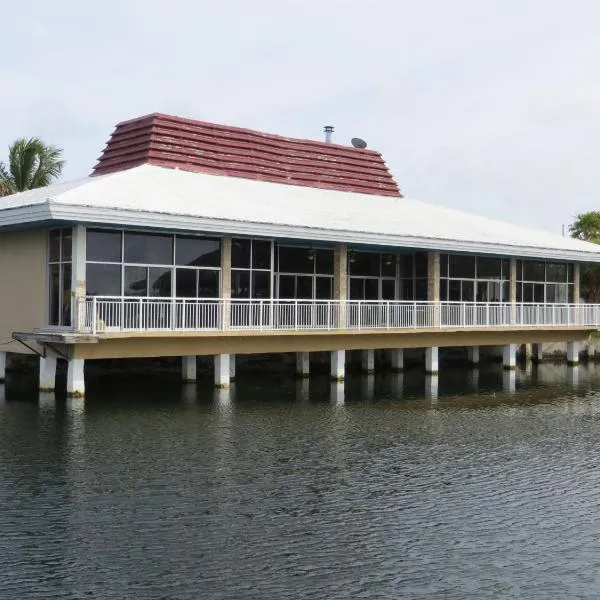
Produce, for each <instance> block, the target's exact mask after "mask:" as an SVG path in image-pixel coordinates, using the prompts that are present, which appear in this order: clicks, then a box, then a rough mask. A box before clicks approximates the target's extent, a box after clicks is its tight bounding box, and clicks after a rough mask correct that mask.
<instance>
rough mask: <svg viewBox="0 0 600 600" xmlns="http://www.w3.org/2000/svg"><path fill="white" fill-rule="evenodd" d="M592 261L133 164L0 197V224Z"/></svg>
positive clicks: (448, 212) (596, 253)
mask: <svg viewBox="0 0 600 600" xmlns="http://www.w3.org/2000/svg"><path fill="white" fill-rule="evenodd" d="M56 220H60V221H73V222H80V223H91V224H99V225H112V226H115V225H117V226H123V227H133V226H135V227H145V228H160V229H165V230H173V229H174V230H186V231H202V232H210V233H213V232H214V233H222V234H232V235H254V236H265V237H274V238H287V239H302V240H311V241H317V240H318V241H327V242H343V243H354V244H369V245H375V246H395V247H399V248H422V249H435V250H440V251H450V252H477V253H490V254H501V255H505V256H510V255H513V256H524V257H538V258H552V259H562V260H581V261H591V262H600V246H597V245H595V244H591V243H588V242H583V241H580V240H574V239H572V238H567V237H562V236H559V235H554V234H551V233H546V232H544V231H537V230H534V229H527V228H524V227H520V226H518V225H513V224H510V223H505V222H502V221H496V220H492V219H488V218H485V217H480V216H476V215H472V214H467V213H463V212H460V211H457V210H453V209H450V208H444V207H441V206H434V205H432V204H425V203H423V202H419V201H417V200H413V199H410V198H394V197H389V196H374V195H370V194H358V193H354V192H341V191H334V190H323V189H318V188H313V187H303V186H296V185H286V184H280V183H271V182H264V181H254V180H249V179H242V178H238V177H226V176H223V175H207V174H204V173H192V172H187V171H180V170H177V169H167V168H162V167H157V166H152V165H142V166H139V167H135V168H133V169H129V170H126V171H120V172H116V173H111V174H108V175H102V176H96V177H88V178H85V179H82V180H79V181H74V182H71V183H64V184H57V185H52V186H48V187H46V188H40V189H36V190H31V191H28V192H22V193H20V194H14V195H12V196H7V197H4V198H0V227H7V226H13V227H14V226H18V225H24V224H30V225H31V224H33V223H35V222H48V221H56Z"/></svg>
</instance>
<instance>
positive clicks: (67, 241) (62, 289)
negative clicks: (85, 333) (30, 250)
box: [48, 229, 73, 326]
mask: <svg viewBox="0 0 600 600" xmlns="http://www.w3.org/2000/svg"><path fill="white" fill-rule="evenodd" d="M72 253H73V248H72V232H71V229H52V230H50V232H49V233H48V259H49V260H48V292H49V299H48V300H49V302H48V305H49V314H48V322H49V324H50V325H60V326H70V325H71V302H72V298H71V268H72V267H71V257H72Z"/></svg>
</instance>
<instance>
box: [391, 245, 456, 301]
mask: <svg viewBox="0 0 600 600" xmlns="http://www.w3.org/2000/svg"><path fill="white" fill-rule="evenodd" d="M398 263H399V273H398V282H399V290H398V298H399V299H400V300H427V253H426V252H413V253H410V254H401V255H400V256H399V257H398ZM446 266H447V265H446Z"/></svg>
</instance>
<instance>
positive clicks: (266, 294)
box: [252, 271, 271, 299]
mask: <svg viewBox="0 0 600 600" xmlns="http://www.w3.org/2000/svg"><path fill="white" fill-rule="evenodd" d="M252 297H253V298H258V299H264V298H270V297H271V274H270V273H267V272H265V271H253V272H252Z"/></svg>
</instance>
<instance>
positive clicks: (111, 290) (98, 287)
mask: <svg viewBox="0 0 600 600" xmlns="http://www.w3.org/2000/svg"><path fill="white" fill-rule="evenodd" d="M85 269H86V271H85V282H86V294H87V295H88V296H120V295H121V265H102V264H94V263H88V264H87V265H86V268H85Z"/></svg>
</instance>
